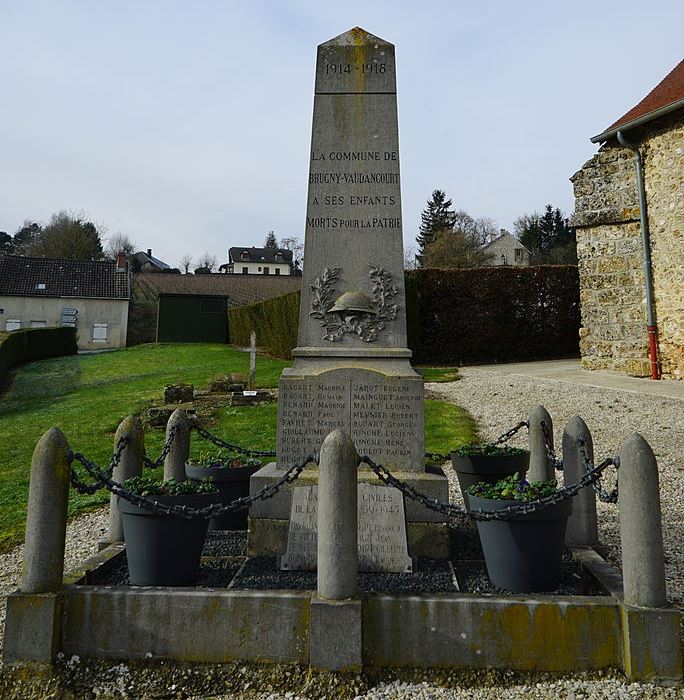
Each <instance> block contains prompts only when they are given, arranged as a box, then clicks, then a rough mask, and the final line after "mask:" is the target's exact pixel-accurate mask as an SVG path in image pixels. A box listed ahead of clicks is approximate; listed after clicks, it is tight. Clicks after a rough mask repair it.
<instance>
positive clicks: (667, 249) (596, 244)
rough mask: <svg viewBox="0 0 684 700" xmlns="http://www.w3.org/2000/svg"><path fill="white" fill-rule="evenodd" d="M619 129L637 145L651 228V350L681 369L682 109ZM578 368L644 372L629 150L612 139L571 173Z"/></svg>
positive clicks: (669, 371)
mask: <svg viewBox="0 0 684 700" xmlns="http://www.w3.org/2000/svg"><path fill="white" fill-rule="evenodd" d="M626 137H627V138H628V139H629V140H630V141H631V142H633V143H635V144H636V145H638V146H639V148H640V150H641V152H642V157H643V159H644V179H645V183H646V197H647V209H648V222H649V230H650V237H651V261H652V270H653V281H654V285H653V286H654V290H653V293H654V299H655V310H656V320H657V323H658V357H659V360H660V366H661V371H662V375H663V377H667V378H670V379H682V378H684V255H683V253H684V250H683V248H684V246H683V245H682V244H683V243H684V119H683V117H682V116H681V114H680V115H679V116H678V118H676V119H672V120H669V121H668V122H667V123H663V122H660V123H657V124H656V123H654V124H653V125H651V126H650V127H649V128H647V129H645V128H644V129H640V130H638V131H637V130H634V131H633V132H632V131H630V132H629V133H627V134H626ZM571 181H572V183H573V186H574V192H575V215H574V216H573V219H572V224H573V225H574V226H575V227H576V230H577V258H578V267H579V276H580V302H581V306H582V326H581V328H580V352H581V355H582V366H583V367H585V368H586V369H608V370H615V371H619V372H624V373H626V374H629V375H632V376H637V377H644V376H650V360H649V356H648V336H647V333H646V293H645V289H644V273H643V252H642V247H641V228H640V224H639V196H638V192H637V186H636V173H635V168H634V154H633V153H632V151H630V150H629V149H626V148H621V147H620V146H618V145H617V143H616V142H615V141H614V140H612V141H610V142H608V143H606V144H604V145H603V146H602V147H601V150H600V151H599V152H598V153H597V154H596V155H595V156H594V157H593V158H591V160H589V161H587V162H586V163H585V164H584V166H583V167H582V169H581V170H580V171H579V172H577V173H575V175H573V177H572V178H571Z"/></svg>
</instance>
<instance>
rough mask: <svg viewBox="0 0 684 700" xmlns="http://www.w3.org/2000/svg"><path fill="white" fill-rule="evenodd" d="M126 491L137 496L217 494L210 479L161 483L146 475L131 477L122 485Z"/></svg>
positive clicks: (155, 478)
mask: <svg viewBox="0 0 684 700" xmlns="http://www.w3.org/2000/svg"><path fill="white" fill-rule="evenodd" d="M123 485H124V486H125V487H126V489H128V491H130V492H131V493H135V494H137V495H138V496H186V495H188V494H196V493H218V489H217V488H216V486H214V483H213V481H212V479H211V478H209V479H203V480H202V481H174V480H173V479H170V480H169V481H161V480H160V479H158V478H157V477H155V476H153V475H151V474H148V475H146V476H132V477H131V478H130V479H126V481H124V484H123Z"/></svg>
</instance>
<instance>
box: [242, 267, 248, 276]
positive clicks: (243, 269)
mask: <svg viewBox="0 0 684 700" xmlns="http://www.w3.org/2000/svg"><path fill="white" fill-rule="evenodd" d="M242 274H243V275H248V274H249V268H248V267H243V268H242Z"/></svg>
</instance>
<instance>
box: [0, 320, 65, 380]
mask: <svg viewBox="0 0 684 700" xmlns="http://www.w3.org/2000/svg"><path fill="white" fill-rule="evenodd" d="M77 350H78V346H77V345H76V329H75V328H26V329H24V330H18V331H12V332H11V333H10V334H9V335H8V336H7V337H6V338H5V340H4V341H3V342H2V343H0V382H2V381H3V380H4V379H5V377H6V376H7V374H8V372H9V371H10V369H11V368H12V367H14V366H15V365H18V364H21V363H23V362H32V361H33V360H44V359H45V358H47V357H61V356H63V355H75V354H76V352H77Z"/></svg>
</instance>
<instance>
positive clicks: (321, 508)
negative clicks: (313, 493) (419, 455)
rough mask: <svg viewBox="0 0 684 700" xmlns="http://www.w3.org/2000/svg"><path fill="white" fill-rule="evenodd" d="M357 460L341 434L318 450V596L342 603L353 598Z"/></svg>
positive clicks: (355, 581)
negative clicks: (319, 452) (319, 453)
mask: <svg viewBox="0 0 684 700" xmlns="http://www.w3.org/2000/svg"><path fill="white" fill-rule="evenodd" d="M358 464H359V456H358V454H357V453H356V449H355V448H354V443H352V441H351V438H350V437H349V436H348V435H347V434H346V433H343V432H342V431H341V430H335V431H334V432H332V433H330V435H328V437H327V438H326V439H325V442H324V443H323V447H321V458H320V466H319V480H318V596H319V597H320V598H325V599H327V600H344V599H345V598H352V597H353V596H354V595H356V590H357V580H356V579H357V571H358V563H359V553H358V544H357V539H358V535H357V523H356V519H357V513H356V499H357V488H358V487H357V482H356V472H357V467H358Z"/></svg>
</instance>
